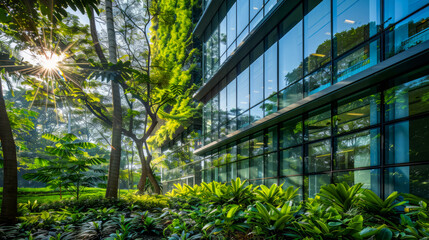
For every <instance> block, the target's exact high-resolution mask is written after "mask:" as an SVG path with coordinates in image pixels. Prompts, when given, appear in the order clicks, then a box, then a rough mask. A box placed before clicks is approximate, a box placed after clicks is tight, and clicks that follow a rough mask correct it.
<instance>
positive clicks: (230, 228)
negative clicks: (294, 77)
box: [162, 179, 429, 240]
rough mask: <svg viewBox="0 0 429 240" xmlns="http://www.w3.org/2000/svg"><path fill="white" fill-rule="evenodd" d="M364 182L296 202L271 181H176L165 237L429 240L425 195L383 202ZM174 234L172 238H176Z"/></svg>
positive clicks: (291, 194) (399, 196) (323, 190)
mask: <svg viewBox="0 0 429 240" xmlns="http://www.w3.org/2000/svg"><path fill="white" fill-rule="evenodd" d="M362 186H363V185H362V184H356V185H354V186H349V185H347V184H346V183H340V184H330V185H326V186H323V187H322V188H321V191H320V193H319V194H318V195H316V197H315V198H314V199H311V198H309V199H306V200H305V201H301V202H298V201H296V198H297V195H298V194H297V192H298V189H294V188H293V187H289V188H287V189H286V190H284V189H283V186H282V185H280V186H277V185H272V186H271V187H270V188H268V187H266V186H258V187H253V186H252V185H247V184H246V181H243V182H242V181H241V180H240V179H236V180H233V181H231V184H229V185H227V184H222V183H219V182H211V183H202V184H201V186H198V185H196V186H193V187H190V186H188V185H176V189H174V190H173V191H172V192H170V193H169V194H168V195H169V196H170V197H172V199H175V200H176V201H175V204H173V205H172V206H173V207H174V208H175V209H173V210H170V211H169V213H168V214H167V213H166V214H163V216H162V217H163V218H164V220H166V222H169V221H170V222H169V223H170V224H169V225H167V228H166V230H165V231H164V235H165V237H169V236H170V237H173V238H174V237H177V236H179V235H180V236H184V235H186V234H187V233H189V234H188V235H190V236H193V235H195V236H198V237H199V238H201V239H387V240H388V239H429V208H428V204H427V202H426V201H425V200H424V199H419V198H417V197H415V196H412V195H410V194H399V193H396V192H394V193H392V194H391V195H390V196H389V197H388V198H387V199H386V200H382V199H381V198H379V197H378V196H377V195H376V194H375V193H373V192H372V191H371V190H368V189H363V188H362ZM173 238H172V239H173Z"/></svg>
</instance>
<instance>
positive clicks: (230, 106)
mask: <svg viewBox="0 0 429 240" xmlns="http://www.w3.org/2000/svg"><path fill="white" fill-rule="evenodd" d="M236 84H237V82H236V79H234V80H232V81H231V82H230V83H229V84H228V86H227V95H228V96H227V111H228V118H229V119H233V118H235V117H236V116H237V99H236V97H237V95H236V91H237V86H236Z"/></svg>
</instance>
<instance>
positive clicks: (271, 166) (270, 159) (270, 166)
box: [264, 152, 278, 181]
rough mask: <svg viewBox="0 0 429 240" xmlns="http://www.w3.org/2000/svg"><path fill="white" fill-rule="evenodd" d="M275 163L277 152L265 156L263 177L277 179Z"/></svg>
mask: <svg viewBox="0 0 429 240" xmlns="http://www.w3.org/2000/svg"><path fill="white" fill-rule="evenodd" d="M277 162H278V161H277V152H274V153H269V154H266V155H265V167H264V170H265V173H264V174H265V177H277ZM276 181H277V180H276Z"/></svg>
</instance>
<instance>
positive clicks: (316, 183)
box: [304, 174, 331, 198]
mask: <svg viewBox="0 0 429 240" xmlns="http://www.w3.org/2000/svg"><path fill="white" fill-rule="evenodd" d="M330 183H331V177H330V176H329V174H321V175H310V176H306V177H305V181H304V184H305V188H306V190H307V191H306V193H307V194H308V196H307V197H309V198H314V197H315V196H316V194H318V193H319V191H320V188H321V187H322V186H324V185H327V184H330Z"/></svg>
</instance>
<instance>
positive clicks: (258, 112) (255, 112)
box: [250, 103, 264, 123]
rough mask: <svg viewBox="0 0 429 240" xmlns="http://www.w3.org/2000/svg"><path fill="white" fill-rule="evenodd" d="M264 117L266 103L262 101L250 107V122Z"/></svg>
mask: <svg viewBox="0 0 429 240" xmlns="http://www.w3.org/2000/svg"><path fill="white" fill-rule="evenodd" d="M262 118H264V103H260V104H258V105H256V106H254V107H253V108H252V109H250V123H252V122H255V121H258V120H259V119H262Z"/></svg>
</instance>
